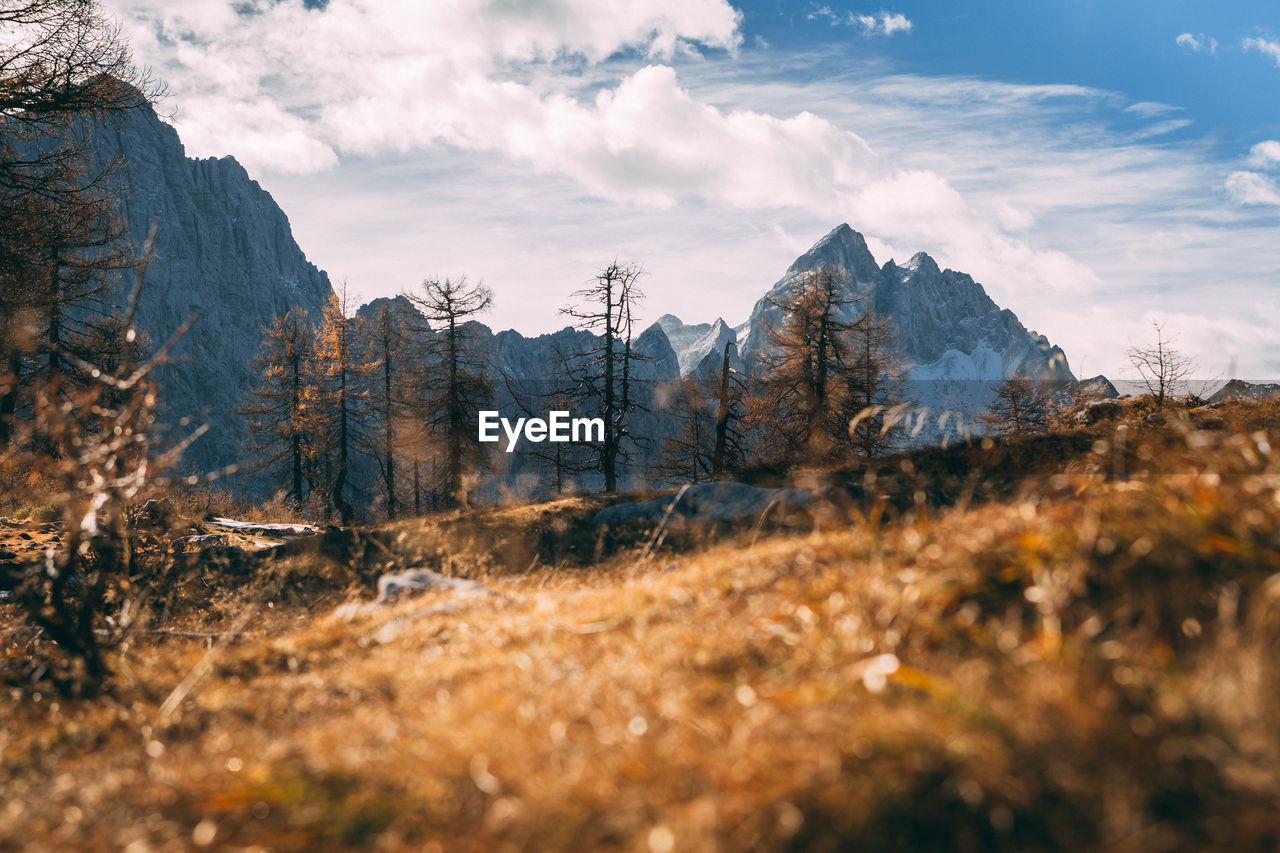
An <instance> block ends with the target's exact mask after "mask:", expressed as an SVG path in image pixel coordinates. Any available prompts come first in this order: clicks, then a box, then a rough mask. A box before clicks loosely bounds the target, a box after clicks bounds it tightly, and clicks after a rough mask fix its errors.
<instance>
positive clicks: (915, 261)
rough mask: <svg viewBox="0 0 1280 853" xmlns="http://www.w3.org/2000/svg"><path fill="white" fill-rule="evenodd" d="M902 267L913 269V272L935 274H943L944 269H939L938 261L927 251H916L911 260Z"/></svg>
mask: <svg viewBox="0 0 1280 853" xmlns="http://www.w3.org/2000/svg"><path fill="white" fill-rule="evenodd" d="M902 269H907V270H912V271H913V272H923V273H930V274H933V275H939V274H941V272H942V270H940V269H938V263H937V261H935V260H934V259H933V258H931V257H929V254H928V253H927V252H916V253H915V254H914V255H912V256H911V260H909V261H907V262H906V263H905V264H903V265H902Z"/></svg>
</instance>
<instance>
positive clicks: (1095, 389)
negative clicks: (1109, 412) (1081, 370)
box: [1071, 374, 1120, 400]
mask: <svg viewBox="0 0 1280 853" xmlns="http://www.w3.org/2000/svg"><path fill="white" fill-rule="evenodd" d="M1071 390H1072V391H1073V392H1075V394H1076V396H1078V397H1082V398H1085V399H1089V400H1114V399H1115V398H1117V397H1119V396H1120V392H1119V391H1118V390H1116V386H1115V385H1113V384H1112V383H1111V380H1110V379H1108V378H1107V377H1105V376H1103V375H1102V374H1098V375H1097V376H1094V377H1092V378H1091V379H1081V380H1080V381H1079V382H1077V383H1076V384H1075V385H1074V386H1073V387H1072V388H1071Z"/></svg>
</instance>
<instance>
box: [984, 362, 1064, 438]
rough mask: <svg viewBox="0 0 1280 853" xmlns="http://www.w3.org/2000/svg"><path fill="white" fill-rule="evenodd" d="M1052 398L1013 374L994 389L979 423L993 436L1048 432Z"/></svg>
mask: <svg viewBox="0 0 1280 853" xmlns="http://www.w3.org/2000/svg"><path fill="white" fill-rule="evenodd" d="M1053 402H1054V401H1053V397H1052V395H1051V394H1049V393H1048V392H1047V391H1046V390H1045V389H1044V388H1043V387H1041V386H1040V385H1039V384H1037V383H1036V382H1035V381H1033V380H1031V379H1028V378H1027V377H1026V376H1022V375H1020V374H1014V375H1013V376H1010V377H1008V378H1006V379H1003V380H1001V382H1000V384H999V385H997V386H996V392H995V398H994V399H993V400H992V401H991V404H990V405H989V406H987V413H986V414H985V415H982V420H983V421H985V422H986V423H987V425H988V426H989V427H990V428H991V431H992V432H993V433H995V434H996V435H1015V436H1018V435H1030V434H1033V433H1038V432H1044V431H1045V430H1046V429H1048V428H1049V424H1050V420H1051V418H1052V416H1053Z"/></svg>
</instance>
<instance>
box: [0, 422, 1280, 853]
mask: <svg viewBox="0 0 1280 853" xmlns="http://www.w3.org/2000/svg"><path fill="white" fill-rule="evenodd" d="M1268 411H1270V410H1264V412H1263V413H1264V414H1266V413H1267V412H1268ZM1273 416H1274V412H1272V413H1271V414H1270V415H1268V417H1273ZM1267 423H1270V421H1268V422H1267ZM1228 426H1229V427H1230V428H1214V429H1209V428H1201V427H1204V425H1203V424H1200V425H1197V424H1190V425H1184V428H1180V429H1175V430H1167V429H1161V430H1152V431H1151V433H1150V434H1149V435H1147V436H1145V437H1144V436H1143V435H1142V434H1141V432H1140V431H1139V430H1137V429H1134V430H1132V431H1131V435H1130V436H1129V437H1127V438H1125V439H1124V442H1123V443H1118V442H1117V439H1116V438H1115V436H1114V435H1113V434H1112V433H1107V435H1109V436H1111V437H1109V438H1107V437H1103V438H1099V437H1098V436H1099V435H1101V433H1099V434H1097V435H1092V436H1087V437H1086V438H1087V440H1081V439H1080V437H1079V436H1068V437H1066V438H1064V439H1063V441H1064V442H1066V443H1067V444H1069V446H1070V447H1072V448H1078V447H1081V446H1084V447H1087V448H1088V450H1087V451H1084V452H1080V453H1072V454H1068V453H1065V452H1064V453H1063V454H1062V455H1061V458H1059V457H1057V456H1055V455H1054V454H1052V453H1046V452H1043V451H1041V452H1034V451H1033V452H1031V453H1030V455H1029V456H1026V455H1025V454H1024V456H1025V459H1027V460H1032V461H1023V462H1021V463H1013V462H1010V461H1009V459H1024V456H1019V455H1018V453H1016V452H1012V451H1011V453H1010V454H1009V455H1007V456H1006V457H1004V459H1005V461H1004V462H1003V463H1000V462H998V461H997V462H992V461H990V459H989V458H988V457H989V456H990V454H991V453H992V452H993V451H995V450H998V449H999V448H993V447H991V446H988V447H987V448H985V449H983V448H976V449H974V450H973V451H972V453H973V454H979V455H981V454H987V456H984V457H983V458H984V459H988V461H986V462H983V463H982V464H983V465H997V466H998V465H1001V464H1003V466H1004V467H1002V468H998V469H997V468H991V469H990V470H989V471H988V473H989V474H990V475H991V477H992V478H993V479H1000V478H1002V477H1003V478H1006V479H1008V480H1009V484H1008V487H1007V488H1002V489H1001V490H999V491H998V492H993V493H992V494H990V495H989V496H988V497H987V499H974V494H975V491H974V490H973V489H968V490H966V489H964V488H960V489H956V490H953V491H952V492H948V493H947V494H949V495H951V496H952V497H951V498H949V499H948V500H946V501H941V502H939V501H931V500H929V499H928V495H929V493H930V492H929V488H930V487H929V484H928V483H924V484H922V485H920V487H919V488H913V489H907V490H905V491H903V492H902V494H906V495H908V496H910V497H911V499H910V500H907V501H906V502H905V503H904V502H902V501H896V500H895V498H894V495H893V494H891V493H886V494H884V495H880V496H879V497H877V496H876V487H875V486H868V487H867V488H866V498H867V499H866V500H862V501H854V502H851V503H846V504H842V505H839V506H835V507H831V508H829V511H826V512H821V513H817V514H815V515H814V517H813V518H811V519H809V521H808V522H807V523H806V524H804V525H797V524H791V525H789V526H786V525H784V526H783V527H782V528H781V529H774V530H772V531H765V532H763V533H760V532H759V531H756V530H754V529H744V530H736V531H735V530H722V531H718V532H717V534H716V535H715V536H713V537H704V540H705V541H704V540H699V541H695V540H694V539H692V538H690V534H688V533H687V532H686V533H685V534H681V533H680V532H679V531H676V532H674V533H673V537H672V542H671V544H670V547H666V548H664V549H660V550H659V551H658V552H657V553H655V554H653V555H652V556H650V557H647V558H646V559H643V560H641V559H639V558H638V554H639V551H640V548H639V547H638V546H639V545H642V544H643V541H642V540H643V539H644V538H646V537H647V535H648V531H641V533H642V534H643V535H642V536H641V537H640V539H639V540H636V542H632V543H631V544H628V543H627V542H626V541H625V540H624V539H617V540H609V541H607V542H604V540H602V539H600V537H599V536H596V537H595V538H594V539H592V535H593V534H592V533H591V531H590V528H589V525H587V524H586V522H585V519H586V518H587V517H588V515H589V513H590V512H591V511H592V510H593V509H594V507H595V506H597V505H598V503H596V502H593V501H591V500H568V501H562V502H559V503H557V504H553V505H546V506H537V507H516V508H509V509H504V510H489V511H486V512H484V513H477V514H475V515H474V516H466V515H456V516H451V517H447V518H438V519H428V520H425V521H413V522H404V523H401V524H400V525H396V526H395V527H394V528H393V530H394V531H395V532H396V533H397V534H398V535H399V536H400V539H401V540H403V541H405V542H407V543H408V544H410V545H412V546H413V547H414V548H416V549H417V550H418V551H419V552H423V553H433V554H435V565H436V566H437V567H440V568H444V569H446V570H448V571H451V572H454V573H458V574H472V575H473V576H475V575H478V576H482V577H485V578H486V579H487V582H488V583H489V584H490V585H491V586H492V588H493V589H494V590H496V591H497V592H498V593H499V595H495V596H474V597H457V596H451V595H448V594H442V593H435V594H429V595H423V596H420V597H417V598H414V599H411V600H407V601H404V602H401V603H399V604H396V605H394V606H391V607H387V608H384V609H379V610H376V611H375V610H368V611H360V612H358V613H355V614H354V615H352V614H348V615H338V614H337V613H336V612H335V611H336V609H337V607H336V606H337V605H338V604H339V603H340V602H341V601H342V600H343V599H344V598H345V597H348V596H351V595H354V594H356V591H357V590H359V589H360V587H359V583H360V579H359V578H358V577H357V576H356V575H355V574H353V573H346V574H344V567H341V566H328V567H318V566H316V565H311V564H306V563H305V562H302V563H299V564H294V565H286V566H282V567H280V568H279V569H278V576H277V577H276V578H274V579H272V580H271V581H270V582H268V581H267V580H262V579H259V580H258V581H255V582H252V583H245V584H239V585H230V586H222V587H219V588H217V589H216V590H212V589H209V588H208V587H207V586H206V590H207V591H206V593H205V595H206V597H205V598H200V597H199V596H198V591H199V589H200V586H199V584H197V585H196V586H194V587H191V588H190V589H189V590H188V591H187V592H184V596H185V597H186V598H187V599H188V600H187V607H186V608H185V609H183V608H178V609H176V610H174V612H173V615H172V616H171V618H170V621H169V622H168V623H166V624H165V626H164V627H166V628H167V629H175V628H180V629H183V630H187V631H191V632H210V633H215V634H219V633H223V632H226V631H227V630H228V628H229V627H230V626H232V625H233V624H237V623H239V624H241V625H242V633H241V634H240V635H239V636H237V637H235V638H234V639H232V638H229V637H228V638H226V640H227V641H225V642H224V641H222V640H212V639H210V640H207V641H206V640H203V639H201V638H198V637H190V636H175V635H172V634H169V635H163V634H147V635H140V636H139V637H138V638H137V640H136V641H135V642H134V643H133V644H132V645H131V646H130V647H129V648H128V649H126V650H125V652H124V653H123V655H122V657H121V659H120V660H119V661H118V663H117V667H118V670H119V671H120V672H121V673H122V676H121V679H120V681H119V683H118V685H117V688H116V689H115V691H114V693H113V695H112V696H110V697H107V698H106V699H102V700H98V701H96V702H92V703H88V702H86V703H69V702H67V701H65V700H62V701H59V700H57V699H55V698H53V697H52V696H50V695H41V693H40V692H39V691H38V690H34V689H32V688H30V687H16V686H15V687H13V688H8V689H6V690H5V692H4V694H3V696H0V706H3V708H2V711H0V713H3V714H4V716H5V725H4V727H3V729H0V849H10V848H12V849H24V848H30V849H42V848H48V849H56V848H80V849H120V848H123V849H129V850H132V851H143V850H167V849H190V848H198V847H206V848H210V849H237V848H240V849H243V848H258V849H274V850H281V851H284V850H316V849H374V850H399V849H427V850H503V849H512V850H517V849H520V850H641V851H655V853H664V851H671V850H713V849H715V850H837V849H851V850H890V849H939V850H959V851H966V850H973V851H978V850H992V849H1009V850H1061V851H1077V850H1122V851H1123V850H1132V851H1149V850H1209V849H1216V850H1270V849H1276V848H1277V846H1280V779H1278V778H1277V777H1278V775H1280V659H1277V653H1278V652H1280V491H1278V490H1280V434H1278V433H1277V431H1274V430H1268V429H1266V428H1262V429H1254V428H1252V427H1256V426H1258V424H1257V423H1252V424H1247V425H1246V426H1248V427H1250V428H1240V424H1236V423H1232V424H1228ZM1265 426H1266V424H1264V427H1265ZM1108 429H1111V428H1110V427H1108ZM1033 446H1034V445H1033ZM1014 450H1017V448H1014ZM957 452H969V451H957ZM1018 452H1021V451H1018ZM1037 459H1038V460H1040V464H1041V467H1040V468H1039V469H1037V471H1036V476H1035V477H1033V478H1032V479H1031V480H1018V478H1017V477H1014V476H1012V475H1013V474H1016V473H1017V470H1014V471H1012V472H1011V471H1010V470H1009V466H1014V467H1015V468H1017V467H1018V466H1019V465H1020V466H1021V468H1022V469H1028V470H1029V469H1030V468H1031V467H1034V466H1033V465H1032V462H1033V461H1034V460H1037ZM930 464H932V463H929V462H928V461H927V459H926V461H925V462H921V460H920V459H919V458H917V459H916V460H915V461H914V463H912V465H910V466H902V465H899V466H898V471H900V472H901V471H903V470H904V469H905V468H911V469H913V470H912V471H911V473H912V474H914V475H917V476H926V475H924V474H921V472H920V470H919V469H921V468H926V467H928V465H930ZM939 464H941V463H939ZM953 464H958V463H953V462H947V463H946V465H953ZM975 464H976V463H975ZM1144 465H1145V467H1144ZM943 467H946V466H945V465H943ZM962 467H963V466H962ZM962 473H963V476H961V477H959V479H958V480H957V482H964V481H965V480H966V478H968V479H969V480H972V479H973V478H972V477H970V473H971V472H970V468H969V467H965V469H964V471H963V472H962ZM1015 481H1017V482H1016V484H1015ZM886 482H887V480H886V478H885V476H884V475H883V474H882V475H881V476H880V485H881V486H884V485H885V483H886ZM921 495H923V497H921ZM940 503H941V504H943V505H939V504H940ZM467 531H470V533H466V532H467ZM477 531H483V535H481V533H479V532H477ZM464 533H466V536H470V537H471V538H469V539H467V538H466V536H464V535H463V534H464ZM473 534H474V535H473ZM682 535H683V537H684V538H681V537H682ZM548 537H550V538H548ZM577 539H583V540H585V541H583V542H577V541H576V540H577ZM464 540H465V541H464ZM602 542H604V544H601V543H602ZM441 543H444V545H442V544H441ZM529 543H533V544H532V545H531V544H529ZM548 543H549V544H548ZM557 548H559V549H562V550H563V551H564V552H565V553H570V552H571V553H572V555H573V559H572V560H568V559H566V560H565V561H564V563H563V565H559V564H557V561H556V560H555V559H554V556H555V553H556V549H557ZM503 549H514V550H515V551H517V552H518V553H517V554H516V556H514V557H511V558H510V559H505V560H504V559H501V556H502V553H503ZM548 549H550V550H548ZM442 552H447V553H442ZM584 555H586V556H584ZM504 566H505V567H506V568H504ZM469 569H470V570H469ZM303 580H305V581H306V583H303V582H302V581H303ZM348 584H354V585H353V586H348ZM360 594H361V595H363V596H364V597H366V598H367V597H368V595H369V593H368V591H367V588H366V589H364V590H362V591H361V592H360ZM10 619H11V617H10V616H9V615H7V614H4V613H3V611H0V624H2V625H3V629H4V631H5V632H6V634H5V637H6V639H5V646H4V654H5V655H6V656H15V655H20V654H22V644H23V643H24V642H31V640H30V639H29V638H28V639H23V638H22V637H21V636H19V634H18V633H16V628H14V626H13V625H12V624H11V622H10V621H9V620H10ZM202 673H203V675H202V677H201V674H202ZM183 684H185V685H187V686H188V688H189V690H188V691H187V692H185V694H181V695H182V698H181V701H172V700H171V701H169V702H168V703H166V700H169V699H170V697H171V696H173V691H174V688H175V687H177V686H179V685H183Z"/></svg>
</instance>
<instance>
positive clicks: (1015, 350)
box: [660, 225, 1074, 438]
mask: <svg viewBox="0 0 1280 853" xmlns="http://www.w3.org/2000/svg"><path fill="white" fill-rule="evenodd" d="M828 266H830V267H833V268H834V269H835V270H836V271H837V272H838V273H839V274H840V275H841V276H842V277H843V279H844V282H845V285H844V286H845V293H844V296H845V297H846V298H847V299H848V304H847V305H845V306H844V307H843V308H842V309H841V314H842V318H843V319H846V320H852V319H855V318H856V317H857V316H859V315H860V314H861V313H862V312H864V311H867V310H869V309H871V310H874V311H875V312H876V314H877V315H878V316H881V317H886V318H889V319H890V321H891V325H892V327H893V332H894V340H895V343H896V347H897V350H898V352H899V354H900V356H901V357H902V360H903V364H904V367H905V368H906V370H907V374H908V378H909V383H908V388H909V394H910V395H911V397H912V398H913V400H914V402H915V403H916V404H917V405H918V406H919V407H920V408H921V409H924V408H927V409H930V410H931V411H933V412H940V411H944V410H953V411H958V412H961V413H964V414H966V415H969V416H973V415H977V414H979V413H981V412H982V411H983V410H984V409H985V407H986V405H987V402H988V401H989V400H990V396H991V389H992V387H993V385H994V383H995V382H997V381H999V380H1000V379H1003V378H1005V377H1009V376H1012V375H1014V374H1020V375H1024V376H1028V377H1031V378H1033V379H1038V380H1044V381H1050V382H1055V383H1059V382H1061V383H1065V382H1071V381H1074V377H1073V376H1072V375H1071V371H1070V369H1069V368H1068V366H1067V359H1066V356H1065V355H1064V354H1063V352H1062V350H1061V349H1059V348H1058V347H1056V346H1053V345H1052V344H1050V343H1049V341H1048V340H1047V339H1046V338H1045V337H1044V336H1043V335H1039V334H1037V333H1035V332H1032V331H1028V330H1027V328H1026V327H1025V326H1023V325H1022V323H1021V322H1019V320H1018V318H1017V316H1015V315H1014V313H1013V312H1012V311H1009V310H1007V309H1001V308H1000V306H998V305H996V304H995V302H993V301H992V299H991V297H990V296H988V295H987V293H986V291H985V290H983V288H982V285H980V284H978V283H977V282H976V281H974V280H973V278H972V277H971V276H969V275H967V274H965V273H962V272H956V271H954V270H942V269H939V267H938V265H937V263H935V262H934V260H933V259H932V258H931V257H929V256H928V255H927V254H925V253H924V252H919V253H917V254H915V255H914V256H912V258H911V259H910V260H909V261H907V262H906V263H904V264H901V265H899V264H897V263H895V262H894V261H893V260H889V261H887V262H886V263H885V264H884V265H883V266H881V265H879V264H878V263H877V262H876V260H875V258H874V257H873V256H872V254H871V251H870V249H869V248H868V247H867V243H866V240H864V239H863V237H862V235H861V234H859V233H858V232H857V231H854V230H853V229H852V228H850V227H849V226H848V225H840V226H839V227H838V228H836V229H834V230H833V231H831V233H829V234H827V235H826V236H825V237H823V238H822V239H821V240H819V241H818V242H817V243H815V244H814V246H813V247H812V248H811V249H809V250H808V251H807V252H805V253H804V254H803V255H801V256H800V257H799V258H797V259H796V261H795V263H793V264H792V265H791V266H790V267H789V268H788V269H787V271H786V273H784V274H783V276H782V278H781V279H779V280H778V281H777V282H776V283H775V284H774V285H773V287H772V288H770V289H769V291H768V292H767V293H766V294H765V295H764V296H763V297H762V298H761V299H760V300H759V301H758V302H756V304H755V307H754V309H753V310H752V312H751V316H750V318H749V319H748V320H747V322H746V323H744V324H742V325H741V326H738V327H737V328H735V329H731V330H727V332H728V333H730V334H733V335H735V336H736V339H737V343H738V349H739V352H740V355H741V358H742V360H743V362H744V363H745V366H746V368H747V369H751V368H752V367H754V366H755V365H757V364H758V363H759V361H760V357H761V355H762V354H763V353H764V352H765V351H766V350H767V348H768V347H769V341H768V331H767V329H768V327H770V326H774V327H777V326H778V325H779V324H781V322H782V311H781V309H780V308H778V305H779V304H783V303H785V302H786V300H787V297H788V296H789V295H790V293H791V291H792V289H793V288H794V287H795V286H796V284H797V282H799V281H801V280H803V278H804V277H805V276H807V275H809V274H810V273H811V272H813V271H814V270H818V269H822V268H824V267H828ZM660 322H662V325H663V328H664V329H671V330H673V331H674V332H675V339H676V340H677V341H679V345H676V346H675V349H676V352H677V356H678V357H679V360H680V366H681V370H682V372H683V373H684V374H685V375H689V374H691V373H692V372H693V368H694V367H695V366H696V365H698V364H700V363H701V361H702V359H703V358H705V357H706V350H707V346H706V340H707V336H708V335H709V334H710V333H711V326H710V325H708V326H706V327H705V328H704V327H702V326H686V325H684V324H683V323H681V322H680V320H679V319H678V318H675V317H670V316H668V317H664V318H663V321H660ZM698 333H700V334H698ZM723 339H724V338H723V336H722V337H721V338H720V342H721V346H723ZM674 343H675V341H673V344H674ZM921 435H922V436H924V437H925V438H936V437H937V436H933V435H932V434H931V433H930V432H928V431H925V432H922V433H921Z"/></svg>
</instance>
